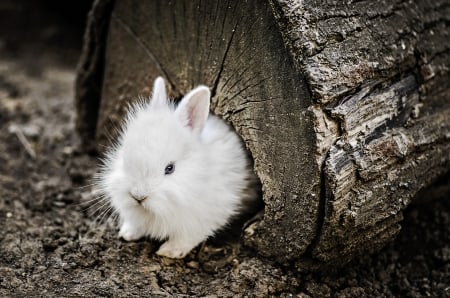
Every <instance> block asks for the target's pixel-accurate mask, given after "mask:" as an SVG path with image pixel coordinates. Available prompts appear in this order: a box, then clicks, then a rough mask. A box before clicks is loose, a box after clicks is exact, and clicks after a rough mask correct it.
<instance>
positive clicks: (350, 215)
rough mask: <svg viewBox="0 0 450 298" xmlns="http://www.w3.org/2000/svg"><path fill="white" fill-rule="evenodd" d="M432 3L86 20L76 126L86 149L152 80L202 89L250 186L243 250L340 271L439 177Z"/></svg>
mask: <svg viewBox="0 0 450 298" xmlns="http://www.w3.org/2000/svg"><path fill="white" fill-rule="evenodd" d="M100 2H101V1H97V2H96V4H95V5H96V6H97V8H99V3H100ZM444 2H445V0H441V1H435V2H433V3H432V4H429V3H428V1H425V0H423V1H422V0H421V1H416V2H415V3H413V4H411V3H409V2H404V3H403V2H402V3H397V4H395V5H392V4H391V3H390V2H388V1H383V3H384V4H385V5H381V4H377V5H372V4H371V2H370V1H356V2H355V3H349V4H348V5H346V6H345V8H343V7H342V6H341V5H339V3H338V1H337V2H336V1H331V2H327V3H322V4H320V5H316V4H314V3H310V2H308V1H306V2H301V3H299V2H298V1H293V0H292V1H291V0H287V1H278V0H271V1H256V0H251V1H235V0H228V1H215V2H211V1H209V2H208V1H202V2H201V1H175V2H167V1H143V0H139V1H138V0H127V1H125V0H117V1H115V5H114V8H113V9H112V10H109V11H108V10H107V9H105V8H104V9H103V11H106V12H105V14H104V15H100V14H99V15H97V16H91V18H94V19H96V18H97V21H91V22H90V23H89V26H90V27H89V28H90V30H91V31H89V30H88V32H91V33H92V32H97V31H95V30H94V29H93V28H92V27H95V28H99V27H101V24H104V23H102V22H101V20H102V19H105V18H110V22H109V26H108V39H107V42H102V41H101V39H98V42H97V43H98V44H97V45H96V46H94V49H91V50H89V47H86V48H85V50H84V54H85V55H84V57H85V58H84V59H85V61H84V62H85V66H86V67H84V68H83V71H80V74H79V79H78V82H79V83H78V84H77V96H78V97H77V103H78V105H77V106H78V116H79V120H78V127H79V129H80V131H81V132H82V133H83V136H85V139H89V138H91V139H92V136H93V135H94V134H95V142H96V144H97V145H98V146H99V147H100V146H102V145H104V144H106V143H107V141H106V140H107V137H106V136H107V135H108V133H109V132H111V127H114V126H119V125H120V123H121V119H122V117H123V115H124V112H125V107H126V105H127V104H128V103H129V102H132V101H134V100H136V99H138V98H139V96H149V95H150V91H151V89H150V86H151V85H152V82H153V80H154V79H155V78H156V77H157V76H159V75H161V76H163V77H164V78H165V79H166V81H167V82H168V85H169V86H168V87H169V91H170V96H171V97H174V98H179V97H180V96H182V95H183V94H185V93H186V92H187V91H188V90H190V89H192V88H193V87H195V86H196V85H199V84H205V85H208V86H209V87H210V88H211V91H212V95H213V96H212V102H211V108H212V112H213V113H215V114H217V115H219V116H221V117H222V118H224V119H225V120H226V121H228V122H229V123H230V124H231V125H232V126H233V127H234V128H235V129H236V131H237V132H238V133H239V134H240V135H241V136H242V138H243V140H244V142H245V144H246V146H247V148H248V150H249V152H250V153H251V155H252V157H253V159H254V165H255V171H256V173H257V174H258V176H259V178H260V180H261V183H262V189H263V199H264V203H265V210H264V216H263V217H262V219H260V220H259V221H258V222H256V223H253V224H252V226H251V233H248V235H246V236H245V243H246V244H247V245H250V246H252V247H253V248H255V249H256V250H257V251H258V252H259V253H260V254H261V255H264V256H268V257H271V258H274V259H276V260H278V261H281V262H284V263H292V262H293V261H294V262H295V263H296V264H297V266H298V268H299V269H305V268H306V269H308V268H318V267H317V264H342V263H344V262H346V261H348V260H350V259H351V258H353V257H355V256H356V255H358V254H360V253H363V252H367V251H374V250H376V249H378V248H380V247H381V246H383V245H384V244H385V243H387V242H388V241H389V240H391V239H392V238H393V237H395V235H396V234H397V233H398V231H399V229H400V226H399V222H400V221H401V213H402V210H403V209H404V208H406V206H407V205H408V204H409V203H410V202H411V201H412V200H413V198H414V196H415V194H416V193H417V192H418V191H419V190H420V189H422V188H424V187H426V186H427V185H429V184H430V183H432V181H434V180H435V179H436V178H437V177H439V176H441V175H444V174H445V173H446V172H448V169H449V168H450V156H449V154H448V152H450V100H449V98H450V86H449V84H448V82H449V81H450V74H449V72H450V70H449V67H448V61H449V60H450V53H449V51H448V42H447V41H448V40H450V28H449V25H448V24H449V23H450V22H448V20H447V19H448V16H449V15H450V12H449V11H448V9H449V7H448V5H447V6H446V5H444V4H443V3H444ZM94 8H95V6H94ZM100 11H102V9H100ZM91 35H92V34H91ZM91 39H92V38H91ZM89 40H90V39H89V38H88V39H87V43H88V42H89ZM104 45H106V53H105V54H104V55H103V56H102V54H101V53H102V52H101V51H100V52H96V51H95V47H101V46H104ZM88 51H89V52H88ZM96 53H100V55H98V54H96ZM89 57H91V58H89ZM103 59H104V61H105V65H104V68H103V66H102V65H101V63H99V61H103ZM89 62H90V63H91V64H89ZM89 67H92V70H93V71H90V72H87V70H88V69H90V68H89ZM86 73H87V74H88V75H87V76H86ZM96 73H97V74H98V73H101V74H102V76H101V78H100V79H99V78H98V77H95V75H93V74H96ZM92 78H97V79H92ZM96 82H97V85H95V84H93V83H96ZM100 83H101V84H102V88H101V102H100V104H99V106H98V107H96V106H95V105H96V104H97V105H98V102H97V103H96V102H95V100H98V99H94V98H93V97H95V93H92V90H95V88H99V84H100ZM89 84H91V85H89ZM93 119H94V120H93ZM113 137H114V136H113ZM319 267H320V266H319Z"/></svg>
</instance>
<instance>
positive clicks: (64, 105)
mask: <svg viewBox="0 0 450 298" xmlns="http://www.w3.org/2000/svg"><path fill="white" fill-rule="evenodd" d="M0 13H1V7H0ZM46 20H47V21H46V22H48V24H46V26H43V27H42V26H41V27H40V29H43V28H44V29H45V28H46V29H47V31H45V30H39V32H43V31H45V32H51V34H47V35H45V36H41V35H36V36H34V38H27V39H25V40H26V41H25V40H21V39H20V38H17V35H14V37H15V38H14V40H13V41H11V40H10V39H8V37H7V36H6V37H2V39H0V131H1V133H0V226H1V229H0V296H1V297H16V296H17V297H24V296H46V297H47V296H57V297H60V296H89V297H90V296H99V297H102V296H107V297H111V296H114V297H116V296H117V297H121V296H250V297H253V296H256V297H266V296H282V297H291V296H297V297H367V296H369V297H382V296H386V297H450V200H449V195H450V192H449V184H450V183H449V180H448V179H445V178H443V179H442V180H441V181H439V182H438V183H437V184H436V185H435V186H433V187H432V188H430V189H428V190H425V191H423V192H422V193H421V194H420V197H421V198H420V199H417V200H415V201H416V203H415V204H413V205H410V206H409V207H408V209H406V210H405V212H404V222H403V224H402V226H403V227H402V231H401V233H400V234H399V236H398V237H397V239H396V240H395V241H393V242H392V243H391V244H389V245H388V246H387V247H385V248H384V249H383V250H382V251H380V252H378V253H376V254H373V255H367V256H363V257H360V258H359V259H357V260H355V261H353V262H352V263H350V264H348V265H347V266H346V267H344V268H340V269H339V268H334V269H333V270H328V271H326V272H316V273H299V272H297V271H296V270H294V269H293V268H287V267H283V266H281V265H278V264H276V263H274V262H272V261H271V260H268V259H264V258H262V257H258V256H257V255H256V254H255V253H254V252H253V251H251V250H249V249H247V248H245V247H243V246H242V245H241V244H239V243H228V244H224V245H222V246H219V247H217V246H212V245H210V244H204V245H202V246H201V247H200V248H197V249H196V250H194V251H193V252H192V253H191V254H189V255H188V256H187V257H186V258H185V259H184V260H169V259H164V258H160V257H157V256H156V255H155V251H156V250H157V248H158V245H159V243H156V242H152V241H151V240H149V239H143V240H140V241H137V242H125V241H123V240H121V239H118V237H117V230H116V227H115V225H114V221H113V220H111V219H109V220H107V219H105V218H103V217H107V216H103V214H102V213H99V212H93V211H95V206H94V207H93V208H92V204H89V200H91V199H92V198H94V197H95V193H94V192H93V190H92V187H91V186H90V185H89V184H90V181H91V180H90V179H91V177H92V175H93V174H94V173H95V171H96V166H97V164H98V161H97V157H96V156H93V155H89V154H88V153H86V152H84V150H83V148H81V147H80V142H79V139H78V136H77V134H76V131H75V129H74V120H75V116H76V115H75V111H74V103H73V95H74V94H73V85H74V79H75V65H76V61H77V57H78V55H79V51H80V47H81V43H80V41H81V31H82V30H81V31H80V29H79V27H80V25H78V27H76V28H78V29H75V30H72V29H73V27H72V26H68V25H67V23H64V22H61V20H59V19H58V20H55V19H54V18H51V17H49V18H46ZM81 27H82V26H81ZM27 28H29V27H27ZM27 30H28V29H27ZM67 30H69V31H67ZM21 32H22V31H21ZM27 32H28V31H27ZM69 32H70V34H73V36H74V38H72V39H70V38H69V39H67V34H69ZM28 35H32V34H30V33H29V32H28ZM58 36H59V37H61V36H65V37H66V38H65V39H64V38H63V39H61V38H57V37H58ZM89 206H91V208H89Z"/></svg>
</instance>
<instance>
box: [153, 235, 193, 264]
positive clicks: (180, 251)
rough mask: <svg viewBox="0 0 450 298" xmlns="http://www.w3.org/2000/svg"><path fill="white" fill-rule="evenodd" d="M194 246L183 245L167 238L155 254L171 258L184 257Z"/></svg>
mask: <svg viewBox="0 0 450 298" xmlns="http://www.w3.org/2000/svg"><path fill="white" fill-rule="evenodd" d="M193 248H194V247H193V246H191V245H183V244H180V243H179V242H175V241H170V239H169V240H167V241H166V242H164V243H163V245H161V247H160V248H159V249H158V251H157V252H156V254H157V255H159V256H162V257H167V258H171V259H182V258H184V257H185V256H186V255H187V254H188V253H189V252H190V251H191V250H192V249H193Z"/></svg>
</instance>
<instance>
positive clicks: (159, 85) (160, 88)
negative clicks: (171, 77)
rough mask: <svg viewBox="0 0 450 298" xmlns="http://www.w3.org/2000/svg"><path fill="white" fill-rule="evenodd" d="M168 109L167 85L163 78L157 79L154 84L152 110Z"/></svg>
mask: <svg viewBox="0 0 450 298" xmlns="http://www.w3.org/2000/svg"><path fill="white" fill-rule="evenodd" d="M165 107H168V98H167V93H166V85H165V84H164V79H163V78H162V77H157V78H156V80H155V83H153V95H152V101H151V102H150V108H151V109H160V108H165Z"/></svg>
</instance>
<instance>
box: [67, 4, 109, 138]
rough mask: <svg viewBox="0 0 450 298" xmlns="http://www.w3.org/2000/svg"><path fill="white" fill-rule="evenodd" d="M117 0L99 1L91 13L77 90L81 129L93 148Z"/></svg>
mask: <svg viewBox="0 0 450 298" xmlns="http://www.w3.org/2000/svg"><path fill="white" fill-rule="evenodd" d="M112 7H113V0H96V1H95V2H94V4H93V6H92V9H91V11H90V12H89V17H88V22H87V26H86V32H85V34H84V43H83V51H82V54H81V57H80V61H79V63H78V67H77V68H78V69H77V73H78V75H77V78H76V82H75V89H76V93H77V95H76V97H77V98H78V100H76V109H77V118H78V120H77V122H76V126H77V130H78V131H79V133H80V135H81V139H82V140H83V143H84V145H85V146H86V147H92V146H93V145H92V143H93V141H94V139H95V133H96V129H97V120H98V113H99V106H100V98H101V85H102V82H103V69H104V63H105V61H104V60H105V47H106V36H107V33H108V26H109V19H110V15H111V10H112Z"/></svg>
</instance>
